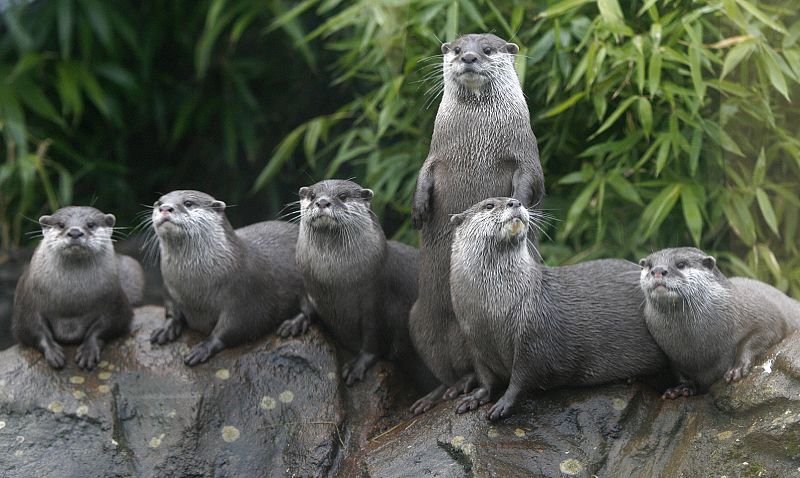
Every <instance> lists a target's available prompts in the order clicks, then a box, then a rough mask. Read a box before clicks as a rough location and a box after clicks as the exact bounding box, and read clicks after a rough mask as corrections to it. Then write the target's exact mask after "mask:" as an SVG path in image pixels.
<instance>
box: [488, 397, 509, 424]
mask: <svg viewBox="0 0 800 478" xmlns="http://www.w3.org/2000/svg"><path fill="white" fill-rule="evenodd" d="M515 407H516V401H515V400H512V399H509V398H507V397H506V396H505V395H503V396H502V397H500V400H498V401H497V402H496V403H495V404H494V405H492V408H490V409H489V411H488V412H486V419H487V420H491V421H496V420H499V419H501V418H505V417H507V416H510V415H511V414H512V413H514V408H515Z"/></svg>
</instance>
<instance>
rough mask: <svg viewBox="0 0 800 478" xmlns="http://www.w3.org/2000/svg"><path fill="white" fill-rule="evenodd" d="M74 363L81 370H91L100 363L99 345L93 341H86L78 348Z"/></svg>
mask: <svg viewBox="0 0 800 478" xmlns="http://www.w3.org/2000/svg"><path fill="white" fill-rule="evenodd" d="M75 362H76V363H77V364H78V367H80V368H81V369H83V370H92V369H93V368H95V367H96V366H97V363H98V362H100V345H98V343H97V342H96V341H94V340H87V341H85V342H83V343H82V344H81V346H80V347H78V352H77V353H76V354H75Z"/></svg>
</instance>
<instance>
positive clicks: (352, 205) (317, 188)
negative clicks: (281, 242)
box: [299, 179, 373, 230]
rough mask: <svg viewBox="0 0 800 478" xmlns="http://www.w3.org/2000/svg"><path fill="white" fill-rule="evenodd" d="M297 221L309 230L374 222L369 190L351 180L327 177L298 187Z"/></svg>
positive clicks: (358, 225)
mask: <svg viewBox="0 0 800 478" xmlns="http://www.w3.org/2000/svg"><path fill="white" fill-rule="evenodd" d="M299 194H300V224H301V226H303V227H304V228H306V227H307V228H309V229H310V230H323V229H330V230H334V229H344V228H349V227H363V226H365V225H371V224H373V215H372V209H371V207H370V201H372V196H373V193H372V190H371V189H364V188H362V187H361V186H359V185H358V184H356V183H354V182H352V181H346V180H342V179H329V180H326V181H320V182H318V183H316V184H314V185H311V186H306V187H302V188H300V191H299Z"/></svg>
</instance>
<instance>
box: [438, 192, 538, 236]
mask: <svg viewBox="0 0 800 478" xmlns="http://www.w3.org/2000/svg"><path fill="white" fill-rule="evenodd" d="M450 222H451V223H452V224H453V225H454V226H455V227H456V230H455V237H456V239H455V240H456V241H459V242H460V241H467V242H469V243H479V242H484V243H486V242H488V243H492V244H498V245H504V244H507V245H519V244H524V243H525V241H526V238H527V234H528V226H529V223H530V214H529V213H528V210H527V209H525V208H524V207H522V203H520V202H519V201H517V200H516V199H513V198H504V197H498V198H489V199H484V200H483V201H481V202H479V203H478V204H475V205H474V206H472V207H470V208H469V209H467V210H466V211H464V212H462V213H461V214H456V215H454V216H452V217H451V218H450Z"/></svg>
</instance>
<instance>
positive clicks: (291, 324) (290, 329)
mask: <svg viewBox="0 0 800 478" xmlns="http://www.w3.org/2000/svg"><path fill="white" fill-rule="evenodd" d="M310 325H311V319H309V318H308V316H307V315H306V314H302V313H301V314H297V316H296V317H295V318H294V319H287V320H284V321H283V323H282V324H281V326H280V327H278V331H277V334H278V335H279V336H281V337H283V338H288V337H297V336H298V335H304V334H305V333H306V332H308V327H309V326H310Z"/></svg>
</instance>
